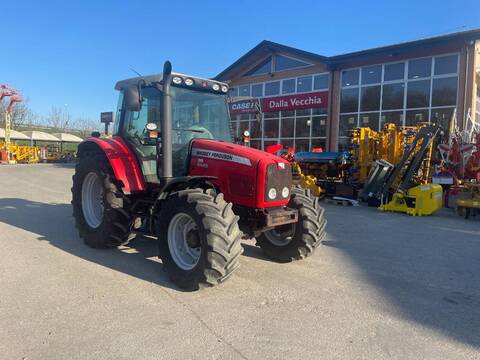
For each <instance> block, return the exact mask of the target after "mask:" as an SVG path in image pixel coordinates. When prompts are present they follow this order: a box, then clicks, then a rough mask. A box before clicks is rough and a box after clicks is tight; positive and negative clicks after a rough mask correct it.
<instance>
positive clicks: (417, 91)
mask: <svg viewBox="0 0 480 360" xmlns="http://www.w3.org/2000/svg"><path fill="white" fill-rule="evenodd" d="M429 101H430V80H422V81H410V82H409V83H408V85H407V108H419V107H428V105H429V104H428V103H429Z"/></svg>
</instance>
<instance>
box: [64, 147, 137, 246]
mask: <svg viewBox="0 0 480 360" xmlns="http://www.w3.org/2000/svg"><path fill="white" fill-rule="evenodd" d="M72 179H73V186H72V206H73V216H74V217H75V224H76V226H77V228H78V231H79V233H80V236H81V237H82V238H83V239H84V241H85V243H86V244H87V245H89V246H91V247H93V248H108V247H116V246H119V245H124V244H126V243H128V241H130V240H131V239H132V238H133V237H134V236H135V235H134V234H133V232H132V217H131V215H130V212H129V202H130V201H129V199H128V197H126V196H124V195H123V193H122V191H121V190H120V187H119V186H118V185H117V183H116V181H115V180H114V179H115V178H114V175H113V172H112V169H111V167H110V164H109V163H108V160H107V159H106V158H105V155H104V154H102V153H98V152H88V153H85V154H83V155H82V156H81V157H80V158H79V161H78V164H77V166H76V168H75V174H74V175H73V178H72Z"/></svg>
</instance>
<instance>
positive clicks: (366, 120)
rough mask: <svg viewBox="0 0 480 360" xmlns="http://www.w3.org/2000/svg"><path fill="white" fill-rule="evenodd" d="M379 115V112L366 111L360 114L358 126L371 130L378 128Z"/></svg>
mask: <svg viewBox="0 0 480 360" xmlns="http://www.w3.org/2000/svg"><path fill="white" fill-rule="evenodd" d="M379 115H380V113H366V114H360V124H359V126H360V127H369V128H370V129H372V130H375V131H378V130H379V124H378V120H379Z"/></svg>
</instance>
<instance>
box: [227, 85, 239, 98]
mask: <svg viewBox="0 0 480 360" xmlns="http://www.w3.org/2000/svg"><path fill="white" fill-rule="evenodd" d="M228 94H229V95H230V96H231V97H234V96H238V88H236V87H235V88H230V89H228Z"/></svg>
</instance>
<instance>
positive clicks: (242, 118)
mask: <svg viewBox="0 0 480 360" xmlns="http://www.w3.org/2000/svg"><path fill="white" fill-rule="evenodd" d="M237 118H238V119H239V120H248V119H250V114H240V115H239V116H237Z"/></svg>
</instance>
